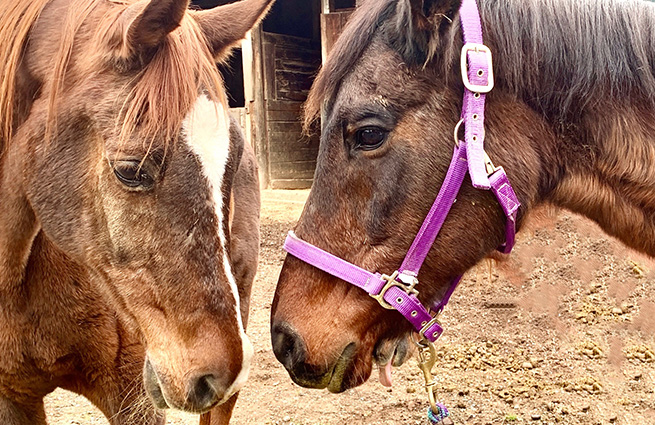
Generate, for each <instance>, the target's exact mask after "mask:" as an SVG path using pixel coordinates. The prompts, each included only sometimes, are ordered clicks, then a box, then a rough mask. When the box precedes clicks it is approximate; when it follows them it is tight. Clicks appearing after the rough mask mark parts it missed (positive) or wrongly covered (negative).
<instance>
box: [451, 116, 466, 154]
mask: <svg viewBox="0 0 655 425" xmlns="http://www.w3.org/2000/svg"><path fill="white" fill-rule="evenodd" d="M463 122H464V118H460V120H459V121H457V124H456V125H455V131H453V138H454V139H455V146H457V147H459V137H458V136H459V128H460V127H461V126H462V123H463Z"/></svg>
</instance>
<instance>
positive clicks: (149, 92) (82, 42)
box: [0, 0, 272, 424]
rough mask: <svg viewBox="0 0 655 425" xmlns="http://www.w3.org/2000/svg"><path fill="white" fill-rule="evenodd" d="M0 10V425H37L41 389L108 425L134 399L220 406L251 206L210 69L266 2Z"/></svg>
mask: <svg viewBox="0 0 655 425" xmlns="http://www.w3.org/2000/svg"><path fill="white" fill-rule="evenodd" d="M5 3H6V4H4V5H3V8H2V11H1V12H0V39H2V40H3V44H2V45H1V46H0V63H1V64H2V65H0V66H1V67H2V68H1V69H2V86H1V87H0V129H1V130H0V152H1V156H0V317H1V321H2V326H0V419H1V422H2V423H9V424H28V423H29V424H35V423H37V424H38V423H44V421H45V419H44V414H43V404H42V397H43V395H45V394H47V393H48V392H49V391H52V389H54V388H55V387H56V386H62V387H64V388H69V389H71V390H73V391H77V392H79V393H81V394H84V395H86V396H87V397H89V398H90V399H91V400H92V401H94V402H95V403H96V404H97V405H98V406H99V407H100V408H101V409H102V410H103V411H104V412H105V414H107V415H108V416H110V417H111V418H112V421H113V422H114V423H121V419H120V417H127V416H130V415H132V416H133V413H130V410H134V409H137V410H138V409H139V408H141V407H139V406H135V407H134V406H132V404H134V403H133V401H134V400H137V399H138V398H139V396H140V394H144V393H146V392H147V394H148V395H149V396H150V398H151V399H152V400H153V401H154V404H155V405H156V406H157V407H160V408H164V407H174V408H177V409H181V410H186V411H190V412H205V411H208V410H209V409H211V408H212V407H214V406H216V405H218V404H221V403H225V402H226V401H228V400H234V395H235V394H236V393H237V392H238V391H239V389H240V388H241V387H242V386H243V384H244V382H245V380H246V379H247V375H248V370H249V364H250V359H251V357H252V352H253V349H252V345H251V344H250V342H249V341H248V338H247V337H246V335H245V332H244V320H242V312H244V311H245V310H246V309H247V296H248V295H249V285H250V283H248V280H250V281H251V280H252V273H253V272H251V271H248V270H249V269H250V270H253V264H252V258H250V257H249V256H248V255H250V256H252V255H253V248H252V247H253V243H254V242H253V241H255V240H256V239H257V238H258V234H257V233H256V230H255V228H256V222H253V221H252V219H249V218H248V217H246V216H245V215H244V214H245V213H244V212H247V211H249V210H251V211H255V212H256V211H258V207H259V204H258V202H259V201H258V196H254V195H257V192H256V190H255V189H253V185H254V186H257V183H256V180H255V177H253V172H254V171H253V170H254V168H253V167H254V165H253V164H254V161H253V159H252V155H251V154H248V153H247V152H248V151H246V154H243V156H242V152H244V150H243V141H242V139H240V138H239V137H236V135H235V133H234V132H235V131H237V130H236V128H235V127H234V125H233V126H230V121H229V118H228V113H227V106H226V105H227V104H226V100H225V92H224V89H223V86H222V81H221V78H220V75H219V74H218V71H217V68H216V66H215V63H216V61H220V60H222V59H223V58H224V57H225V55H227V54H228V52H229V50H230V49H231V48H232V47H233V46H234V45H235V44H236V43H237V42H238V41H239V40H240V39H242V38H243V37H244V36H245V34H246V32H247V31H248V30H249V29H250V28H251V27H252V26H253V25H255V24H256V23H257V22H258V21H259V20H260V19H261V17H262V16H263V15H264V14H265V13H266V11H267V10H268V8H269V7H270V5H271V3H272V1H271V0H244V1H241V2H238V3H233V4H230V5H227V6H222V7H218V8H215V9H212V10H208V11H202V12H191V11H188V0H152V1H148V0H141V1H113V0H112V1H105V0H82V1H75V2H73V1H69V0H38V1H31V2H22V1H18V0H9V1H8V2H5ZM235 16H236V17H238V19H235ZM231 127H232V128H231ZM230 132H232V137H230ZM239 140H241V141H239ZM242 158H243V160H244V161H246V163H247V164H249V166H247V167H244V168H243V171H242V172H243V173H246V175H245V176H244V178H243V181H244V182H246V181H247V182H248V184H247V185H246V184H245V183H244V184H242V186H239V184H238V180H239V179H237V182H236V183H235V185H234V190H233V187H232V182H233V180H234V179H235V173H236V172H237V171H238V170H242V169H241V168H240V167H239V163H240V162H241V160H242ZM248 169H249V171H246V170H248ZM253 182H254V183H253ZM239 188H241V189H239ZM238 190H241V191H242V192H243V193H244V195H243V196H242V197H241V198H243V201H240V198H239V196H238V194H237V192H238ZM231 193H232V195H234V196H233V197H234V202H233V204H234V205H232V206H231V197H232V195H231ZM248 193H249V194H248ZM244 203H246V205H244ZM231 213H232V215H231ZM252 215H253V214H252V212H251V213H250V216H252ZM257 215H258V213H256V214H255V216H257ZM242 216H243V217H242ZM239 217H242V218H243V219H240V218H239ZM230 219H232V225H231V226H230ZM237 229H240V230H237ZM231 231H234V233H235V235H234V238H232V237H231V236H232V235H231ZM238 241H242V242H241V243H243V244H245V245H248V246H249V247H251V248H250V249H249V250H246V251H245V252H247V251H249V252H250V254H248V255H245V254H239V253H238V252H237V251H239V250H240V249H237V248H236V247H235V245H234V244H235V243H239V242H238ZM245 245H244V246H245ZM254 246H255V247H256V243H254ZM243 252H244V251H242V253H243ZM254 252H256V251H254ZM240 255H241V258H239V256H240ZM255 258H256V257H255ZM237 283H243V284H244V285H242V286H243V287H242V288H237ZM239 295H242V296H245V297H246V300H245V302H244V303H243V305H240V297H239ZM144 356H145V357H144ZM144 359H145V361H144ZM134 381H137V382H134ZM138 381H142V382H141V383H139V382H138ZM122 401H124V402H122ZM137 404H138V403H137ZM230 404H231V405H233V401H231V402H230V403H229V404H226V406H229V405H230ZM132 407H134V409H132ZM219 407H220V406H219ZM123 409H125V410H126V411H127V413H125V412H123ZM143 409H145V410H148V411H149V412H151V413H144V414H145V415H149V416H150V419H147V418H145V419H143V418H142V419H143V420H144V423H149V422H152V421H156V420H157V419H156V416H157V415H156V414H154V413H153V411H152V408H147V407H143V408H142V410H143ZM222 410H224V411H228V417H229V411H230V410H231V407H226V408H222Z"/></svg>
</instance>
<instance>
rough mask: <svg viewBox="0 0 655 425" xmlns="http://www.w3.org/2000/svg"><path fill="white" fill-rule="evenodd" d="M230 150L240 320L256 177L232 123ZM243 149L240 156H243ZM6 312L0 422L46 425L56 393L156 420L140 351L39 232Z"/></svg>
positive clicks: (109, 412) (131, 418)
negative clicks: (47, 400) (233, 155)
mask: <svg viewBox="0 0 655 425" xmlns="http://www.w3.org/2000/svg"><path fill="white" fill-rule="evenodd" d="M230 136H231V144H232V146H233V148H234V149H235V151H237V152H238V154H237V156H238V158H239V159H238V165H237V168H236V170H235V177H234V182H233V184H232V197H233V199H234V202H233V204H232V206H231V215H232V217H233V219H232V222H231V230H232V232H231V241H230V248H231V249H230V259H231V264H232V267H233V272H234V275H235V279H236V281H237V284H238V288H239V295H240V297H241V301H242V303H241V314H242V318H243V320H244V323H245V322H247V320H248V305H249V298H250V289H251V286H252V283H253V280H254V276H255V272H256V270H257V259H258V253H259V203H260V201H259V181H258V174H257V163H256V160H255V156H254V153H253V151H252V148H251V147H250V146H249V145H248V144H247V143H245V142H244V139H243V135H242V133H241V130H240V128H239V124H238V123H237V122H236V120H232V121H231V127H230ZM241 152H242V153H241ZM13 296H14V298H13V299H10V300H4V302H11V303H13V304H15V305H17V306H19V309H20V311H19V313H18V314H16V315H12V316H9V315H5V317H4V320H3V326H2V327H0V339H2V340H5V341H6V340H14V341H19V344H20V345H18V344H17V345H15V346H14V349H13V350H11V351H5V352H3V353H2V355H1V356H0V423H2V424H8V425H9V424H11V425H18V424H20V425H27V424H30V425H32V424H40V423H45V413H44V411H43V397H44V396H45V395H47V394H48V393H50V392H52V391H53V390H54V389H55V388H57V387H60V388H64V389H67V390H70V391H73V392H76V393H78V394H82V395H84V396H85V397H87V398H88V399H89V400H90V401H91V402H93V404H95V405H96V406H97V407H98V408H99V409H100V410H101V411H102V412H103V413H104V414H105V415H106V416H107V418H108V419H109V421H110V423H112V424H132V423H134V424H137V423H138V424H155V423H163V417H164V416H163V415H162V414H161V413H157V412H156V411H155V409H154V408H153V406H152V404H151V403H150V401H149V400H148V399H147V396H146V393H145V390H144V387H143V380H142V374H143V360H144V355H145V353H144V347H143V344H142V342H141V341H140V338H139V336H138V335H137V334H135V332H134V331H133V330H130V329H129V326H126V324H125V323H124V322H123V321H122V320H121V319H120V317H118V316H117V314H116V312H115V311H114V309H113V308H112V307H111V305H110V304H108V303H107V302H106V300H105V299H104V298H103V296H102V295H101V293H100V292H99V291H98V288H97V286H96V285H95V284H94V282H93V279H92V277H91V276H90V275H89V274H88V273H87V272H86V271H85V269H84V267H82V266H81V265H79V264H77V263H76V262H75V261H73V260H72V259H71V258H69V257H67V256H66V255H65V254H64V253H63V252H62V251H61V250H59V249H57V247H56V246H55V245H54V244H53V243H52V242H50V241H49V240H48V238H47V237H46V236H45V235H44V234H43V232H40V233H39V234H38V235H37V237H36V239H35V242H34V246H33V248H32V252H31V254H30V258H29V261H28V265H27V270H26V276H25V283H24V285H23V287H22V290H21V292H18V293H16V294H14V295H13ZM235 401H236V396H234V397H232V399H230V401H228V402H227V403H224V404H222V405H220V406H217V407H215V408H214V409H213V410H212V424H214V425H218V424H226V423H228V422H229V419H230V415H231V412H232V408H233V407H234V402H235Z"/></svg>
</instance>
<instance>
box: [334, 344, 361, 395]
mask: <svg viewBox="0 0 655 425" xmlns="http://www.w3.org/2000/svg"><path fill="white" fill-rule="evenodd" d="M356 352H357V345H356V344H355V343H354V342H351V343H350V344H348V345H347V346H346V348H345V349H344V350H343V352H342V353H341V356H339V359H338V360H337V362H336V363H335V364H334V368H333V369H332V375H331V377H330V382H329V383H328V386H327V389H328V391H330V392H331V393H342V392H344V391H346V390H347V389H349V388H352V387H356V386H357V385H361V384H362V383H364V381H365V379H364V380H363V381H362V382H353V379H352V378H353V377H354V376H358V375H360V374H357V373H354V372H355V370H354V369H355V368H356V367H357V361H356V360H357V359H356ZM369 373H370V372H369ZM367 375H368V374H367Z"/></svg>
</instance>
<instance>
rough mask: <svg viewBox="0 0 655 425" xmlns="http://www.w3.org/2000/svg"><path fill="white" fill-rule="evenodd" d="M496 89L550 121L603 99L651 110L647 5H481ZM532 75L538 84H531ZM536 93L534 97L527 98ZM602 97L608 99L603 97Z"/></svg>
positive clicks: (650, 9)
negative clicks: (491, 50) (491, 47)
mask: <svg viewBox="0 0 655 425" xmlns="http://www.w3.org/2000/svg"><path fill="white" fill-rule="evenodd" d="M479 4H480V13H481V15H482V16H483V21H484V22H485V23H486V25H485V27H484V28H483V30H484V32H485V34H488V35H489V38H490V39H491V40H493V43H494V45H495V50H496V51H497V53H496V52H494V54H495V55H496V57H495V60H494V66H495V67H496V70H497V75H499V76H500V77H502V79H501V80H499V81H498V83H499V84H501V85H503V86H505V87H506V88H507V89H508V90H509V91H510V92H512V93H516V94H517V95H518V96H519V97H521V98H523V99H524V100H525V101H526V102H527V103H528V104H530V105H531V106H533V107H534V108H535V109H536V110H537V111H539V112H542V113H544V114H545V115H546V116H547V117H548V118H550V119H551V120H553V121H555V122H557V121H568V122H577V121H578V120H579V118H580V117H581V115H582V114H583V113H585V112H586V111H589V110H590V109H593V108H595V107H598V106H601V105H607V103H606V102H607V101H608V100H610V101H611V102H616V101H621V100H623V99H627V100H628V102H635V101H636V100H637V99H636V98H638V99H639V100H641V101H645V102H647V103H649V104H650V105H649V107H653V106H654V105H655V47H654V46H655V4H653V3H651V2H646V1H635V0H629V1H610V0H605V1H590V0H586V1H566V0H521V1H511V2H508V1H504V0H485V1H481V2H479ZM537 76H539V78H538V79H537ZM535 94H538V95H539V96H538V97H535ZM608 95H609V96H610V98H611V99H608Z"/></svg>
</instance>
